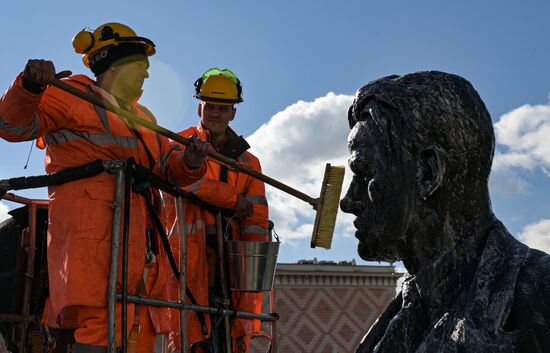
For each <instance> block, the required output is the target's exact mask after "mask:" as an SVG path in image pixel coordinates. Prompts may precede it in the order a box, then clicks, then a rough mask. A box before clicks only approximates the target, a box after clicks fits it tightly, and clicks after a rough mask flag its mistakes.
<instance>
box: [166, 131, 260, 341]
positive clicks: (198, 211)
mask: <svg viewBox="0 0 550 353" xmlns="http://www.w3.org/2000/svg"><path fill="white" fill-rule="evenodd" d="M227 133H228V134H229V142H227V143H225V144H224V147H223V148H221V149H218V152H220V153H222V154H224V155H227V156H228V157H230V158H233V159H235V160H237V161H238V162H240V163H242V164H245V165H247V166H249V167H250V168H252V169H254V170H255V171H258V172H261V166H260V161H259V160H258V158H256V157H255V156H254V155H253V154H252V153H250V152H248V151H246V150H247V149H248V148H249V147H250V146H249V145H248V143H246V141H245V140H244V139H243V138H242V137H239V136H237V135H236V134H235V132H233V130H231V129H230V128H228V130H227ZM179 134H180V135H181V136H183V137H191V136H192V135H196V136H197V137H199V138H200V139H203V140H205V141H210V138H209V133H208V130H205V129H203V127H202V125H201V124H199V125H198V126H197V127H192V128H189V129H187V130H184V131H182V132H180V133H179ZM221 168H222V167H221V165H220V164H219V163H218V162H216V161H214V160H212V159H208V168H207V171H206V174H205V175H204V177H203V178H201V179H199V180H198V181H196V182H194V183H193V184H191V185H188V186H186V187H184V190H186V191H188V192H191V193H193V194H195V195H196V196H198V197H199V198H200V199H201V200H203V201H205V202H207V203H209V204H212V205H214V206H217V207H221V208H227V209H233V208H234V206H235V202H236V201H237V196H238V195H239V194H242V195H243V196H245V197H246V198H247V199H248V200H249V201H250V202H251V203H252V207H253V211H254V214H253V215H252V216H251V217H247V218H245V219H244V220H241V221H238V220H236V219H231V220H230V219H228V220H227V221H228V222H229V223H230V224H231V231H232V234H231V236H232V239H233V240H249V241H267V240H268V234H269V233H268V222H269V220H268V207H267V200H266V197H265V186H264V183H263V182H262V181H260V180H258V179H255V178H253V177H251V176H249V175H247V174H244V173H242V172H238V171H235V170H229V171H228V173H227V182H222V181H220V172H221ZM173 202H174V200H173V198H171V197H169V198H168V200H167V202H166V204H165V210H166V214H167V216H168V222H167V224H168V225H169V228H171V232H170V233H171V235H172V236H171V238H170V242H171V244H172V246H173V249H174V253H175V254H176V255H177V253H178V250H179V240H178V239H177V237H173V235H177V234H178V227H177V224H176V223H175V222H174V221H175V219H176V215H175V210H174V207H173ZM184 214H185V224H186V228H187V232H188V234H187V269H188V270H187V273H186V276H187V279H186V280H187V287H188V288H189V290H190V291H191V293H192V294H193V296H194V297H195V299H196V300H197V303H198V304H199V305H205V306H208V263H207V258H206V241H205V239H206V235H207V234H215V232H216V219H215V215H213V214H212V213H210V212H209V211H207V210H205V209H202V208H199V207H198V206H196V205H194V204H192V203H190V202H185V208H184ZM222 231H223V232H225V230H222ZM176 257H177V256H176ZM216 270H217V269H214V271H216ZM187 303H189V299H187ZM232 304H233V309H236V310H242V311H248V312H255V313H261V304H262V294H261V293H252V292H232ZM171 315H172V317H173V318H174V320H173V322H174V323H175V325H174V329H175V330H177V332H179V325H178V324H177V323H178V322H179V315H178V314H177V313H175V312H172V313H171ZM204 315H205V316H206V320H207V326H208V327H209V328H210V320H209V318H208V315H207V314H204ZM187 322H188V342H189V344H193V343H196V342H200V341H204V340H205V336H204V333H203V331H202V328H201V325H200V322H199V319H198V316H197V313H195V312H193V311H188V314H187ZM259 330H260V322H259V320H248V319H242V318H239V319H236V320H235V321H234V322H233V323H232V329H231V331H232V336H234V337H239V336H246V338H245V343H246V344H247V345H248V343H249V341H250V337H251V336H252V335H254V334H255V333H258V332H259ZM172 343H173V344H175V345H176V346H177V347H179V339H177V338H176V336H173V337H172Z"/></svg>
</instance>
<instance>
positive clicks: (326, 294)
mask: <svg viewBox="0 0 550 353" xmlns="http://www.w3.org/2000/svg"><path fill="white" fill-rule="evenodd" d="M279 266H280V265H279ZM293 266H294V268H297V267H296V265H293ZM320 266H324V267H322V268H321V269H324V270H329V271H320V270H319V269H316V268H314V267H312V266H311V265H309V269H310V270H311V272H310V273H308V271H300V273H296V274H292V273H290V272H289V271H284V272H285V273H284V274H281V273H279V271H278V273H277V278H276V292H275V293H276V311H277V313H278V314H279V316H280V319H279V321H278V322H277V334H278V339H277V343H278V349H277V352H278V353H288V352H292V353H336V352H338V353H348V352H354V351H355V348H357V345H358V344H359V342H360V341H361V339H362V338H363V335H364V334H365V333H366V332H367V330H368V329H369V327H370V326H371V325H372V323H373V322H374V321H375V320H376V318H377V317H378V316H379V314H380V313H381V312H382V310H383V309H384V308H385V307H386V305H387V304H388V303H389V302H390V300H391V299H392V298H393V297H394V296H395V282H396V280H397V278H399V275H396V274H395V273H394V272H393V267H390V266H387V267H386V270H387V269H388V268H391V271H388V272H387V273H385V274H384V273H382V274H380V273H376V274H375V275H373V273H372V271H367V270H372V269H369V268H374V269H376V267H374V266H353V267H351V266H350V267H349V269H348V272H346V271H345V270H344V271H342V268H339V270H340V271H339V272H338V273H334V272H332V271H330V269H329V268H328V267H326V266H325V265H320ZM367 267H368V268H367ZM358 269H360V270H363V271H361V272H360V273H358V272H357V270H358ZM264 327H265V328H266V329H268V326H266V325H264ZM267 347H268V344H267V340H265V339H254V340H253V344H252V348H253V349H252V351H253V352H258V353H259V352H262V353H265V352H266V348H267Z"/></svg>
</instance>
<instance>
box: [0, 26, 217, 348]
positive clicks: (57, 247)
mask: <svg viewBox="0 0 550 353" xmlns="http://www.w3.org/2000/svg"><path fill="white" fill-rule="evenodd" d="M73 46H74V48H75V50H76V52H77V53H80V54H83V56H82V58H83V61H84V64H85V66H86V67H89V68H90V69H91V71H92V72H93V74H94V75H95V80H94V79H91V78H89V77H87V76H85V75H74V76H70V77H68V76H69V75H71V73H70V72H62V73H59V74H56V72H55V67H54V65H53V63H52V62H51V61H47V60H29V61H28V62H27V64H26V66H25V69H24V71H23V72H22V73H21V74H19V76H17V78H16V79H15V81H14V82H13V84H12V85H11V86H10V87H9V88H8V90H7V91H6V92H5V93H4V94H3V95H2V97H1V98H0V137H2V138H4V139H5V140H8V141H25V140H33V139H38V138H39V139H40V141H41V142H42V143H43V144H45V148H46V160H45V168H46V172H48V173H52V172H57V171H60V170H63V169H66V168H70V167H77V166H81V165H84V164H87V163H90V162H92V161H94V160H98V159H100V160H127V159H129V158H130V157H133V158H134V159H135V161H136V162H137V163H138V164H141V165H143V166H145V167H147V168H149V169H150V170H151V171H152V172H154V173H155V174H157V175H158V176H161V177H163V178H165V179H167V180H169V181H171V182H173V183H175V184H177V185H181V186H183V185H188V184H190V183H193V182H195V181H197V180H199V178H201V177H202V176H203V174H204V173H205V171H206V162H205V158H206V151H207V149H208V144H207V143H206V142H204V141H202V140H199V139H191V144H190V146H189V147H188V148H187V149H186V150H183V149H182V148H180V147H179V146H175V145H170V143H169V141H168V139H167V138H165V137H163V136H160V135H158V134H157V133H154V132H152V131H149V130H146V129H144V128H142V127H139V126H134V125H130V124H129V123H128V122H126V121H125V120H123V119H121V118H120V117H118V116H116V115H115V114H113V113H111V112H108V111H106V110H104V109H102V108H100V107H97V106H94V105H92V104H90V103H88V102H86V101H83V100H81V99H79V98H76V97H75V96H73V95H71V94H68V93H66V92H64V91H62V90H60V89H58V88H56V87H54V86H48V83H49V82H51V80H52V79H53V78H62V77H68V78H67V79H65V80H64V82H65V83H67V84H69V85H71V86H73V87H76V88H77V89H79V90H82V91H84V92H88V93H91V94H94V95H96V96H97V97H100V98H102V99H104V100H106V101H108V102H110V103H111V104H113V105H116V106H119V107H121V108H124V109H126V110H129V111H131V112H133V113H135V114H137V115H138V116H140V117H141V118H142V119H146V120H149V121H151V122H155V121H156V120H155V117H154V116H153V115H152V114H151V113H150V112H149V111H148V110H147V108H145V107H144V106H142V105H140V104H139V103H138V99H139V98H140V96H141V93H142V85H143V82H144V80H145V79H146V78H148V77H149V74H148V71H147V70H148V68H149V60H148V56H151V55H153V54H155V45H154V44H153V42H152V41H150V40H149V39H147V38H144V37H139V36H137V35H136V33H135V32H134V30H132V29H131V28H130V27H128V26H126V25H124V24H120V23H106V24H104V25H101V26H99V27H98V28H97V29H96V30H95V31H93V32H89V31H86V30H83V31H81V32H79V33H78V34H77V35H76V36H75V37H74V38H73ZM48 194H49V200H50V204H49V227H48V272H49V286H50V287H49V288H50V298H49V301H48V307H47V310H46V311H47V313H48V315H47V318H45V319H44V320H45V321H46V323H48V322H50V323H51V325H52V326H58V327H64V328H67V327H73V328H75V329H76V330H75V334H74V336H75V340H76V343H75V345H74V350H73V352H74V353H92V352H93V353H100V352H106V351H107V344H108V337H107V286H108V276H109V265H110V252H111V232H112V224H113V210H112V205H113V201H114V195H115V183H114V177H113V176H112V175H109V174H108V173H102V174H99V175H97V176H95V177H93V178H87V179H80V180H76V181H72V182H68V183H65V184H61V185H55V186H51V187H49V189H48ZM157 195H158V192H157V191H155V190H151V189H149V190H148V191H147V192H146V193H145V194H138V193H132V194H131V201H130V205H131V218H130V224H129V230H130V232H129V233H130V234H129V246H128V247H129V256H128V258H129V261H128V262H129V263H128V290H129V294H136V291H138V290H139V291H140V292H141V293H142V294H144V295H148V296H151V297H155V298H161V299H168V297H167V295H166V292H167V283H169V281H168V279H169V276H170V270H169V267H168V265H167V260H166V253H165V251H164V249H163V248H162V246H157V247H154V246H149V245H147V244H159V243H160V241H159V240H158V239H157V237H158V234H157V233H155V232H154V231H152V229H151V226H150V222H148V220H149V217H148V213H147V210H146V201H145V198H146V197H150V198H151V200H152V202H154V201H155V198H156V196H157ZM117 286H118V291H120V290H121V279H120V275H119V278H118V283H117ZM138 287H140V288H138ZM143 292H145V293H143ZM138 309H139V310H138ZM163 311H167V309H161V308H155V307H149V308H148V307H146V306H143V305H141V306H139V308H136V307H135V306H134V305H133V304H129V306H128V321H127V322H128V331H127V332H128V334H129V337H131V338H132V339H134V340H136V343H137V352H144V353H145V352H147V353H150V352H152V350H153V344H154V339H155V335H156V334H160V333H167V331H168V328H169V327H168V325H167V323H166V322H165V321H164V320H161V318H162V317H164V316H165V315H167V314H166V313H163ZM120 316H121V315H120V304H117V317H116V328H117V333H116V342H117V346H120V345H121V317H120ZM52 320H54V322H52Z"/></svg>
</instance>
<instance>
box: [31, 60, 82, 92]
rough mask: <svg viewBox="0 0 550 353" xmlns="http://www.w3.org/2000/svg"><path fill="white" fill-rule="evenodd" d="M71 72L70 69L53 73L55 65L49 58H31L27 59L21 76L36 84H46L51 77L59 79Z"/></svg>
mask: <svg viewBox="0 0 550 353" xmlns="http://www.w3.org/2000/svg"><path fill="white" fill-rule="evenodd" d="M71 74H72V72H71V71H69V70H66V71H61V72H59V73H55V66H54V65H53V62H51V61H49V60H41V59H31V60H29V61H27V64H26V65H25V70H24V71H23V77H24V78H25V79H26V80H28V81H30V82H32V83H35V84H37V85H40V86H46V85H48V84H50V82H51V81H52V80H53V79H56V78H57V79H60V78H64V77H67V76H70V75H71Z"/></svg>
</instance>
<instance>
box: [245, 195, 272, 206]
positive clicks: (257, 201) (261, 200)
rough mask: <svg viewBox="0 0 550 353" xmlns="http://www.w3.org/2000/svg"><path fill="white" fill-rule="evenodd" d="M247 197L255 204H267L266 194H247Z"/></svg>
mask: <svg viewBox="0 0 550 353" xmlns="http://www.w3.org/2000/svg"><path fill="white" fill-rule="evenodd" d="M245 197H246V199H247V200H248V201H250V203H252V204H254V205H265V206H267V199H266V197H265V196H260V195H257V196H254V195H247V196H245Z"/></svg>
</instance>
